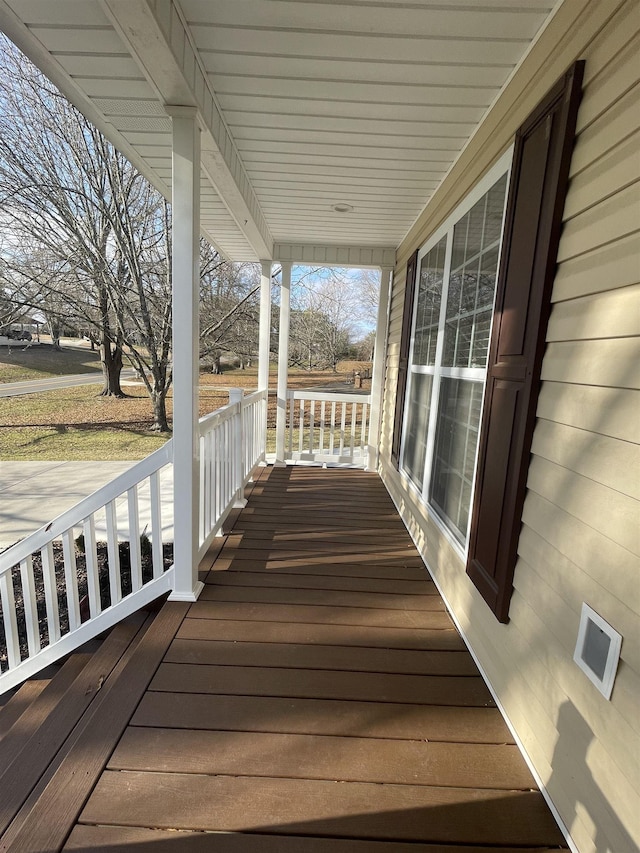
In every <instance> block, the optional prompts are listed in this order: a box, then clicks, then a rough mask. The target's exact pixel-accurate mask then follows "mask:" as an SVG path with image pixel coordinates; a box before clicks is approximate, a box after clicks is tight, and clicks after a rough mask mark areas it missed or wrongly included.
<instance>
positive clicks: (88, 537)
mask: <svg viewBox="0 0 640 853" xmlns="http://www.w3.org/2000/svg"><path fill="white" fill-rule="evenodd" d="M82 527H83V533H84V556H85V561H86V564H87V596H88V598H89V615H90V616H91V618H93V617H95V616H97V615H98V614H99V613H100V611H101V610H102V605H101V602H100V579H99V577H98V549H97V546H96V524H95V519H94V517H93V515H90V516H89V518H86V519H85V520H84V524H83V526H82Z"/></svg>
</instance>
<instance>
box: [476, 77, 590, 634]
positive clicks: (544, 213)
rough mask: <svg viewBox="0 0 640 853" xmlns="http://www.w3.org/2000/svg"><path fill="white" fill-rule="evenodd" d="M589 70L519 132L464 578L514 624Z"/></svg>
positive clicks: (564, 82)
mask: <svg viewBox="0 0 640 853" xmlns="http://www.w3.org/2000/svg"><path fill="white" fill-rule="evenodd" d="M583 68H584V63H583V62H578V63H576V64H575V65H574V66H573V68H572V69H571V70H570V71H569V72H568V73H567V74H566V75H565V77H563V78H562V79H561V80H560V81H558V83H557V84H556V85H555V86H554V88H553V89H552V90H551V92H549V94H548V95H547V97H546V98H545V99H544V100H543V102H542V103H541V104H539V106H538V107H537V108H536V109H535V110H534V112H533V113H532V114H531V115H530V116H529V118H528V119H527V120H526V122H525V123H524V124H523V125H522V127H521V128H520V129H519V131H518V133H517V134H516V140H515V148H514V159H513V168H512V177H511V181H510V187H509V198H508V202H507V212H506V217H505V235H504V239H503V253H502V259H501V263H500V274H499V278H498V285H497V292H496V308H495V317H494V324H493V332H492V338H491V347H490V351H489V362H488V369H487V384H486V389H485V399H484V411H483V418H482V428H481V437H480V448H479V457H478V473H477V477H476V489H475V498H474V506H473V516H472V523H471V535H470V540H469V558H468V562H467V573H468V574H469V576H470V577H471V579H472V580H473V582H474V584H475V585H476V587H477V588H478V590H479V591H480V593H481V594H482V596H483V598H484V599H485V601H486V602H487V603H488V605H489V606H490V607H491V609H492V610H493V612H494V613H495V614H496V616H497V617H498V619H499V620H500V621H501V622H507V621H508V613H509V601H510V598H511V593H512V589H513V572H514V568H515V563H516V557H517V547H518V538H519V535H520V524H521V517H522V507H523V504H524V496H525V487H526V478H527V471H528V468H529V453H530V450H531V439H532V435H533V427H534V422H535V412H536V403H537V397H538V387H539V384H540V369H541V365H542V356H543V353H544V346H545V334H546V328H547V320H548V317H549V308H550V297H551V288H552V285H553V279H554V276H555V267H556V257H557V252H558V243H559V240H560V231H561V227H562V211H563V208H564V200H565V195H566V188H567V182H568V176H569V164H570V161H571V152H572V150H573V141H574V135H575V125H576V115H577V112H578V105H579V102H580V93H581V82H582V74H583Z"/></svg>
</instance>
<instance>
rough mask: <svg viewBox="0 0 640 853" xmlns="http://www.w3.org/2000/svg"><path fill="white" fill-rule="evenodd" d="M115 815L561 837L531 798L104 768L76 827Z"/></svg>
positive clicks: (390, 835) (462, 839) (299, 828)
mask: <svg viewBox="0 0 640 853" xmlns="http://www.w3.org/2000/svg"><path fill="white" fill-rule="evenodd" d="M123 777H124V778H123ZM116 815H117V821H118V823H119V824H120V825H125V826H127V825H133V826H153V827H163V828H166V829H169V828H175V829H199V830H215V831H218V832H220V831H222V832H238V831H243V832H247V831H250V832H266V833H269V832H276V833H282V834H289V835H292V834H295V835H312V836H321V837H322V836H325V837H326V836H330V837H346V838H364V839H383V840H388V841H423V840H424V838H425V834H427V835H428V838H429V840H430V841H434V842H441V843H444V842H448V843H455V844H474V843H475V844H478V843H481V844H487V843H489V844H496V845H498V844H502V845H505V844H513V845H515V844H523V843H529V844H533V845H536V844H537V845H539V844H548V843H549V841H550V839H551V838H552V837H557V835H558V830H557V828H556V827H555V824H554V823H553V819H552V818H551V815H550V813H549V811H548V809H547V806H546V804H545V802H544V800H543V798H542V795H541V794H540V793H538V792H529V791H517V792H514V791H495V790H486V789H482V790H480V789H469V788H443V787H431V786H430V787H426V786H411V785H378V784H371V783H368V782H349V783H338V782H333V781H332V782H326V781H319V780H311V779H272V778H269V779H266V778H263V777H234V776H204V775H191V774H185V773H149V772H139V771H132V772H128V773H126V774H124V773H120V772H118V771H112V770H107V771H105V773H104V774H103V775H102V777H101V779H100V781H99V783H98V785H97V786H96V789H95V791H94V793H93V795H92V796H91V798H90V800H89V802H88V803H87V805H86V806H85V808H84V810H83V813H82V816H81V822H83V823H94V824H104V823H114V822H115V820H114V818H115V817H116Z"/></svg>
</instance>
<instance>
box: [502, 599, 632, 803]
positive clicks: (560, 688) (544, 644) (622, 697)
mask: <svg viewBox="0 0 640 853" xmlns="http://www.w3.org/2000/svg"><path fill="white" fill-rule="evenodd" d="M511 615H512V618H513V619H514V621H515V620H517V621H518V627H519V629H520V634H521V636H522V638H523V640H524V646H525V648H524V649H522V648H521V649H520V650H519V651H518V652H517V653H516V657H517V658H518V659H519V660H520V664H521V666H523V667H524V668H526V669H527V681H528V682H529V687H530V688H531V692H535V693H536V694H537V695H538V696H542V697H544V699H545V701H546V702H548V703H549V708H557V709H558V711H557V714H558V717H560V718H561V717H562V715H563V712H564V710H565V707H564V706H565V703H567V702H568V705H570V706H571V708H572V711H571V713H572V716H573V714H575V717H576V722H577V720H578V718H582V721H583V723H584V724H585V725H586V724H587V718H589V723H588V724H589V727H590V728H591V730H592V731H593V729H594V728H598V730H599V735H600V736H602V737H603V738H604V740H605V742H607V741H608V729H607V724H608V723H610V724H612V725H615V723H616V722H618V721H619V720H623V721H624V722H625V728H626V730H627V731H630V732H631V733H633V732H636V731H637V726H638V705H639V703H640V678H639V677H638V675H637V674H636V673H635V672H634V671H633V670H632V669H631V667H629V666H626V665H625V664H620V667H619V669H618V675H617V677H616V682H615V685H614V693H613V694H612V696H611V702H610V703H609V702H607V700H606V699H604V697H603V696H602V695H601V694H600V693H599V692H598V690H597V689H596V687H595V686H594V685H593V684H592V683H591V681H589V679H588V678H587V676H586V675H585V674H584V673H583V672H582V670H581V669H580V668H579V667H578V666H577V664H575V663H574V661H573V652H572V653H571V655H569V654H567V653H565V652H564V651H563V649H562V646H561V645H560V644H559V643H558V641H557V638H555V637H554V636H553V635H550V633H549V625H548V624H546V622H545V621H544V620H543V619H542V617H541V613H540V612H539V611H538V610H537V609H534V608H533V607H532V606H531V604H530V603H529V602H527V601H525V599H524V598H523V597H522V595H514V597H513V599H512V605H511ZM577 624H578V623H577V620H576V636H577ZM515 640H516V638H515V637H513V638H511V637H510V638H509V640H508V644H509V645H511V643H512V642H513V643H515ZM527 646H528V648H529V650H530V651H529V655H528V656H527V654H526V647H527ZM514 648H517V646H514ZM532 649H535V650H536V657H535V659H532V661H531V665H529V658H530V657H532V652H531V650H532ZM569 697H570V698H569ZM598 706H599V707H601V708H602V707H603V706H604V707H606V713H605V714H604V716H605V717H607V718H608V720H607V721H606V722H605V720H599V719H598V716H599V715H598V714H597V713H595V714H594V710H595V709H596V708H597V707H598ZM551 713H552V715H553V712H551ZM554 722H555V725H556V727H557V728H560V729H563V728H564V725H565V723H564V722H563V721H562V720H560V722H558V719H556V720H554ZM567 734H568V732H567V731H566V730H565V731H563V735H565V736H566V735H567ZM554 745H555V742H554V741H551V749H552V748H553V746H554ZM583 758H584V757H583V756H575V759H576V768H577V767H578V766H579V765H580V764H581V763H582V760H583ZM553 764H554V759H551V765H552V766H553ZM594 805H595V802H594Z"/></svg>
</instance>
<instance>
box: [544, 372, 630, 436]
mask: <svg viewBox="0 0 640 853" xmlns="http://www.w3.org/2000/svg"><path fill="white" fill-rule="evenodd" d="M639 413H640V392H638V391H630V390H628V389H625V388H598V387H596V386H593V385H565V384H562V383H559V382H543V383H542V388H541V390H540V396H539V397H538V409H537V416H538V417H539V418H545V419H546V420H549V421H554V422H556V423H559V424H566V425H567V426H573V427H577V428H578V429H583V430H588V431H590V432H595V433H599V434H600V435H608V436H611V438H619V439H622V440H623V441H631V442H635V441H637V439H638V414H639Z"/></svg>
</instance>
